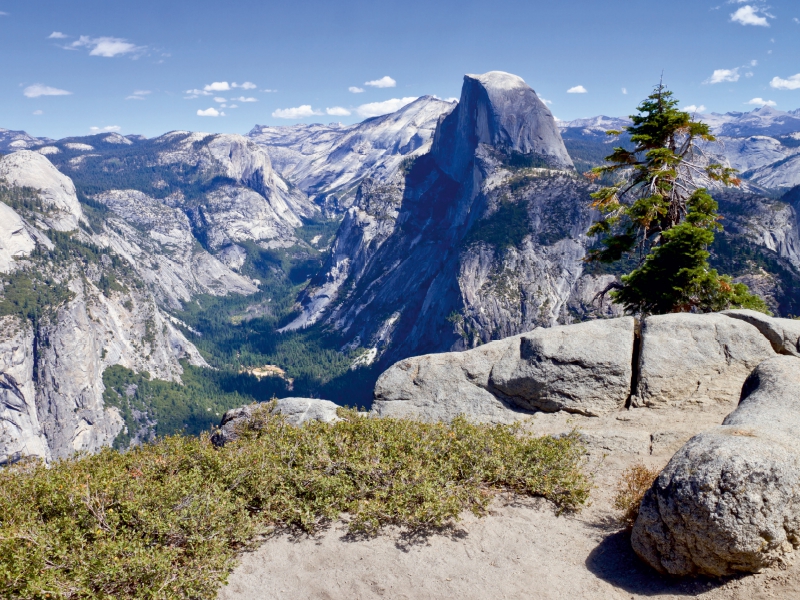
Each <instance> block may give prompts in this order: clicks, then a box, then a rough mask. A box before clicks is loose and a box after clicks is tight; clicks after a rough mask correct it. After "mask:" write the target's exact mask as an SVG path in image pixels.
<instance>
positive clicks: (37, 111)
mask: <svg viewBox="0 0 800 600" xmlns="http://www.w3.org/2000/svg"><path fill="white" fill-rule="evenodd" d="M33 114H35V115H43V114H44V111H42V110H35V111H33Z"/></svg>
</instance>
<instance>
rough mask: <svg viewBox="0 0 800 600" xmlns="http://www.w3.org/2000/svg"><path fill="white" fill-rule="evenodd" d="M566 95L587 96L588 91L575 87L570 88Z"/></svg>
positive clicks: (579, 86) (581, 87) (580, 86)
mask: <svg viewBox="0 0 800 600" xmlns="http://www.w3.org/2000/svg"><path fill="white" fill-rule="evenodd" d="M567 93H568V94H588V93H589V90H587V89H586V88H585V87H583V86H582V85H576V86H575V87H571V88H569V89H568V90H567Z"/></svg>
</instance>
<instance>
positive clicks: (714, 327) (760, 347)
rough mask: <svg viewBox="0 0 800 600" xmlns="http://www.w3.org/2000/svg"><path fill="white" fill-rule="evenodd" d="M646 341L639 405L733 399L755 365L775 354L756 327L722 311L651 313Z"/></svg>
mask: <svg viewBox="0 0 800 600" xmlns="http://www.w3.org/2000/svg"><path fill="white" fill-rule="evenodd" d="M641 343H642V346H641V351H640V354H639V360H638V386H637V389H636V397H635V398H634V404H635V405H636V406H651V407H652V406H658V405H661V404H682V403H698V404H703V403H706V402H730V403H733V402H735V401H736V400H737V399H738V397H739V390H740V389H741V387H742V384H743V383H744V380H745V379H747V377H748V375H750V373H751V372H752V370H753V369H754V368H755V367H757V366H758V365H759V363H761V362H762V361H763V360H765V359H767V358H770V357H771V356H773V355H774V354H775V352H774V351H773V349H772V345H771V344H770V342H769V340H768V339H767V338H766V337H764V336H763V335H762V334H761V332H759V330H758V329H757V328H756V327H754V326H753V325H750V324H749V323H746V322H744V321H742V320H740V319H733V318H731V317H728V316H725V315H723V314H703V315H695V314H687V313H676V314H668V315H657V316H652V317H647V318H646V319H645V320H644V323H642V342H641Z"/></svg>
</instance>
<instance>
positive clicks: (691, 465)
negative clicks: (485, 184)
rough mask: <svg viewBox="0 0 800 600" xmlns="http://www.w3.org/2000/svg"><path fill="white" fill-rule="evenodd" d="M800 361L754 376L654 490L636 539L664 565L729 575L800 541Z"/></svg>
mask: <svg viewBox="0 0 800 600" xmlns="http://www.w3.org/2000/svg"><path fill="white" fill-rule="evenodd" d="M798 430H800V359H798V358H795V357H792V356H776V357H773V358H771V359H769V360H766V361H764V362H762V363H761V364H760V365H759V366H758V367H757V368H756V369H755V371H754V372H753V373H752V375H751V376H750V377H749V378H748V379H747V381H746V382H745V385H744V388H743V390H742V399H741V402H740V403H739V407H738V408H737V409H736V410H735V411H734V412H733V413H731V414H730V415H729V416H728V417H727V418H726V419H725V421H724V422H723V424H722V425H721V426H719V427H717V428H715V429H712V430H710V431H707V432H705V433H701V434H700V435H697V436H695V437H694V438H692V439H691V440H690V441H689V442H688V443H687V444H686V445H685V446H684V447H683V448H682V449H681V450H680V451H679V452H678V453H677V454H676V455H675V456H674V457H673V458H672V460H670V462H669V464H668V465H667V467H666V468H665V469H664V471H663V472H662V473H661V475H659V477H658V478H657V479H656V481H655V483H654V484H653V487H652V488H651V489H650V490H649V491H648V492H647V493H646V494H645V497H644V500H643V501H642V505H641V509H640V513H639V518H638V519H637V520H636V523H635V525H634V528H633V534H632V539H631V542H632V544H633V548H634V550H635V551H636V553H637V554H638V555H639V556H640V557H641V558H642V559H643V560H644V561H645V562H647V563H649V564H650V565H651V566H653V567H654V568H655V569H657V570H658V571H660V572H662V573H669V574H671V575H700V574H705V575H713V576H721V575H730V574H734V573H737V572H756V571H759V570H761V569H763V568H765V567H768V566H770V565H774V564H776V563H779V562H782V561H784V560H785V559H786V558H787V555H789V554H790V553H791V552H793V550H794V549H795V548H797V547H798V545H800V437H798V435H797V431H798Z"/></svg>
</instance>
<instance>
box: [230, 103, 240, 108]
mask: <svg viewBox="0 0 800 600" xmlns="http://www.w3.org/2000/svg"><path fill="white" fill-rule="evenodd" d="M228 108H239V105H238V104H231V105H230V106H228Z"/></svg>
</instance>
